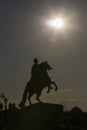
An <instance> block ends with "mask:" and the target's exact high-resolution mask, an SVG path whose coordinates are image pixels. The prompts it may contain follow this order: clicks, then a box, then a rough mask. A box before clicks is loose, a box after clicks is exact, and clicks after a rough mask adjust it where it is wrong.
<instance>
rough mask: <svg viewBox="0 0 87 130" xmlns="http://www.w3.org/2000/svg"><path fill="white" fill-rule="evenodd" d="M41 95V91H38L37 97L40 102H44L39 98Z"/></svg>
mask: <svg viewBox="0 0 87 130" xmlns="http://www.w3.org/2000/svg"><path fill="white" fill-rule="evenodd" d="M40 95H41V92H39V93H37V96H36V99H37V100H38V101H39V102H40V103H43V102H42V101H41V100H40V99H39V97H40Z"/></svg>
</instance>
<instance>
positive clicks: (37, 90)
mask: <svg viewBox="0 0 87 130" xmlns="http://www.w3.org/2000/svg"><path fill="white" fill-rule="evenodd" d="M34 63H35V64H34V65H33V66H32V70H31V73H32V75H31V79H30V81H28V83H27V84H26V87H25V90H24V93H23V97H22V101H21V102H20V104H19V107H23V106H24V104H25V102H26V99H27V95H28V94H29V96H28V100H29V103H30V104H32V103H31V100H30V98H31V97H32V95H33V94H37V96H36V99H37V100H38V101H39V102H41V101H40V99H39V97H40V95H41V92H42V90H43V89H44V88H45V87H48V91H47V93H49V92H50V89H51V84H54V86H55V91H57V85H56V83H55V82H52V81H51V79H50V77H49V75H48V73H47V70H52V68H51V67H50V66H49V64H48V63H47V62H42V63H41V64H38V59H37V58H35V59H34Z"/></svg>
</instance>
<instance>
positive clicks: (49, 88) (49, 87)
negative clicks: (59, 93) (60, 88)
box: [47, 85, 53, 93]
mask: <svg viewBox="0 0 87 130" xmlns="http://www.w3.org/2000/svg"><path fill="white" fill-rule="evenodd" d="M51 89H53V88H52V87H51V86H50V85H48V90H47V93H49V92H50V90H51Z"/></svg>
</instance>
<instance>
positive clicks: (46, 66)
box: [41, 61, 52, 70]
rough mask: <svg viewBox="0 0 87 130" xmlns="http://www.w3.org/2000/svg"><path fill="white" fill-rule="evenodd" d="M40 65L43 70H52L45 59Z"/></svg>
mask: <svg viewBox="0 0 87 130" xmlns="http://www.w3.org/2000/svg"><path fill="white" fill-rule="evenodd" d="M41 67H42V68H43V69H45V70H52V68H51V66H50V65H49V64H48V62H47V61H45V62H42V63H41Z"/></svg>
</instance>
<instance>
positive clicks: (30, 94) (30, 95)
mask: <svg viewBox="0 0 87 130" xmlns="http://www.w3.org/2000/svg"><path fill="white" fill-rule="evenodd" d="M32 95H33V94H32V93H29V96H28V101H29V104H30V105H31V104H32V103H31V99H30V98H31V97H32Z"/></svg>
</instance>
